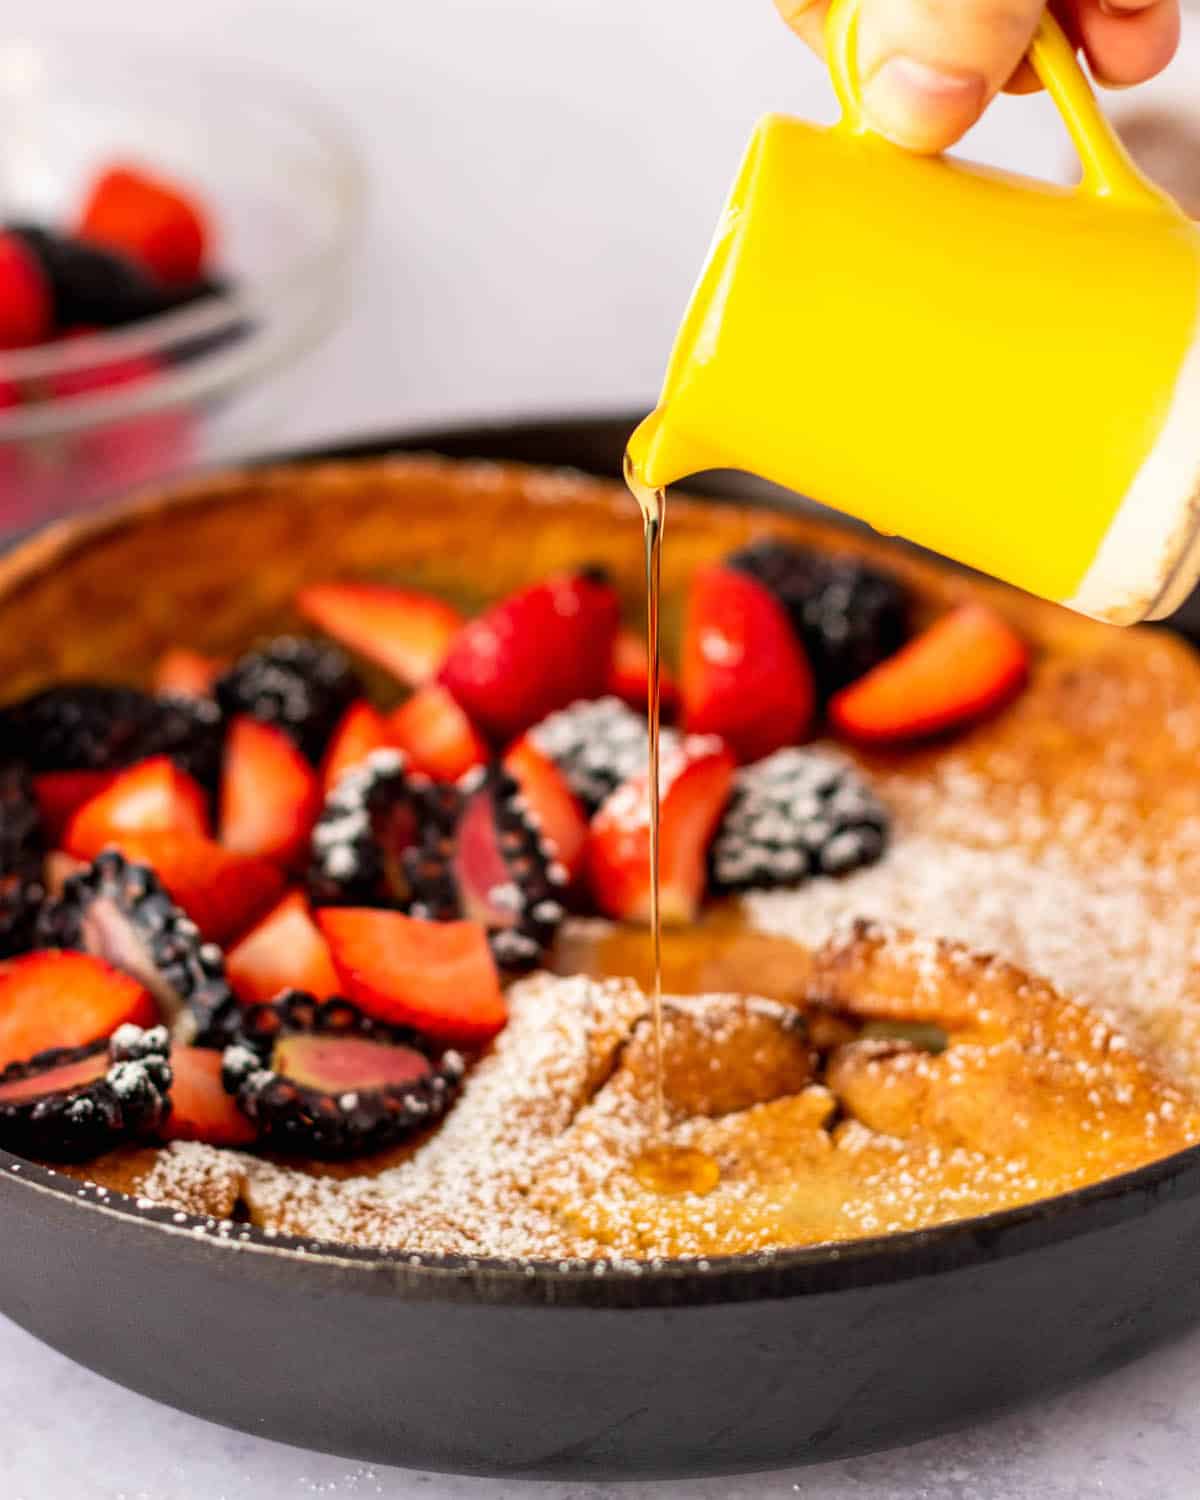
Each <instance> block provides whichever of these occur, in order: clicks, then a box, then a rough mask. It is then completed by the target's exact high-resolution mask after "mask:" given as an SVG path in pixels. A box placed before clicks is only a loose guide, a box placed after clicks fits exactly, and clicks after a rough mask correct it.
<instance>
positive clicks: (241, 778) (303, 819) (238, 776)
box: [221, 714, 321, 865]
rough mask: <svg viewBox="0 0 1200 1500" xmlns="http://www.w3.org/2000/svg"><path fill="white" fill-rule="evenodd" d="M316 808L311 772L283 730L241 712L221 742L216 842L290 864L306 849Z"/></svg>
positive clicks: (317, 798) (316, 791) (317, 801)
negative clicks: (218, 819)
mask: <svg viewBox="0 0 1200 1500" xmlns="http://www.w3.org/2000/svg"><path fill="white" fill-rule="evenodd" d="M320 810H321V786H320V783H319V782H318V780H317V775H316V772H315V771H314V770H313V769H312V767H311V766H310V765H309V763H308V761H307V760H306V759H305V758H304V756H303V755H302V754H301V753H300V751H299V750H298V749H297V748H296V746H295V745H294V744H293V743H292V741H291V739H290V737H289V736H288V735H286V734H285V733H284V732H283V730H282V729H278V728H276V727H275V725H273V724H263V723H261V722H260V721H259V720H258V719H252V718H250V717H249V716H248V715H245V714H241V715H239V716H238V717H236V718H235V719H234V721H233V725H232V727H231V728H230V731H229V737H228V739H227V740H226V742H225V760H224V763H223V765H222V768H221V843H222V844H224V846H225V848H226V849H232V850H233V851H234V852H235V853H236V854H256V855H259V856H260V857H261V858H263V859H272V860H276V861H277V862H278V863H279V864H284V865H290V864H293V863H295V862H296V861H297V860H299V859H300V858H301V857H302V856H303V855H304V854H305V853H306V852H307V850H308V841H309V838H310V836H311V835H312V827H313V824H314V823H315V822H316V819H317V814H318V813H319V812H320Z"/></svg>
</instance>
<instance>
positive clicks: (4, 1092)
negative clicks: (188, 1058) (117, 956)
mask: <svg viewBox="0 0 1200 1500" xmlns="http://www.w3.org/2000/svg"><path fill="white" fill-rule="evenodd" d="M168 1056H169V1042H168V1039H167V1033H166V1028H165V1027H162V1026H155V1027H153V1028H151V1029H150V1030H149V1031H143V1030H142V1029H141V1027H140V1026H131V1025H127V1026H119V1027H118V1028H117V1030H116V1031H114V1032H113V1034H112V1036H111V1037H110V1038H109V1039H108V1041H102V1042H93V1043H91V1044H90V1045H89V1046H86V1047H56V1048H54V1049H52V1050H51V1051H49V1052H39V1053H38V1055H37V1056H36V1057H34V1058H33V1059H32V1060H31V1061H29V1062H26V1063H10V1064H9V1066H8V1067H7V1068H5V1069H4V1071H3V1072H0V1144H3V1145H4V1147H5V1148H6V1149H7V1150H9V1151H16V1152H18V1153H19V1154H20V1155H22V1156H33V1157H38V1158H40V1159H42V1160H44V1161H88V1160H90V1159H91V1158H92V1157H94V1156H99V1155H100V1153H101V1152H102V1151H108V1150H110V1149H111V1148H112V1147H113V1146H118V1145H120V1144H121V1143H122V1142H123V1141H128V1140H134V1139H139V1138H142V1137H144V1136H148V1135H153V1134H154V1133H155V1132H156V1131H157V1130H158V1129H159V1127H160V1126H161V1125H162V1123H163V1121H164V1120H165V1119H166V1117H167V1115H168V1113H169V1112H170V1108H171V1106H170V1101H169V1097H168V1090H169V1089H170V1086H171V1065H170V1063H169V1061H168Z"/></svg>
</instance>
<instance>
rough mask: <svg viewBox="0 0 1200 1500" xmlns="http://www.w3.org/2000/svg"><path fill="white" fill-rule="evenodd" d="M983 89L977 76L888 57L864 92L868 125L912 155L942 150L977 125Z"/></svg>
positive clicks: (873, 75) (985, 90)
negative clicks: (912, 152) (918, 152)
mask: <svg viewBox="0 0 1200 1500" xmlns="http://www.w3.org/2000/svg"><path fill="white" fill-rule="evenodd" d="M986 92H987V84H986V82H985V81H984V78H983V76H982V75H981V74H979V73H947V72H944V71H943V70H942V69H941V68H931V67H930V66H929V64H928V63H923V62H918V61H917V59H916V58H915V57H903V56H894V57H889V58H887V59H886V60H885V61H884V62H883V63H882V64H881V65H880V66H879V67H878V68H877V69H876V70H875V72H874V73H873V74H872V75H871V78H870V80H869V81H868V83H867V85H866V88H865V89H864V90H863V108H864V109H865V111H866V113H867V116H868V118H869V119H870V121H871V124H872V125H874V127H875V129H876V130H878V131H879V132H880V134H881V135H886V136H887V138H888V139H889V140H890V141H895V143H896V144H897V145H898V146H907V147H908V149H909V150H910V151H940V150H941V149H942V148H943V147H944V146H946V145H948V144H949V143H950V142H951V141H954V140H957V138H958V137H959V136H960V135H961V134H962V133H963V131H964V130H966V129H967V128H968V127H969V126H971V125H973V124H974V123H975V120H976V118H977V117H978V115H979V112H980V110H981V109H982V108H983V104H984V98H985V95H986Z"/></svg>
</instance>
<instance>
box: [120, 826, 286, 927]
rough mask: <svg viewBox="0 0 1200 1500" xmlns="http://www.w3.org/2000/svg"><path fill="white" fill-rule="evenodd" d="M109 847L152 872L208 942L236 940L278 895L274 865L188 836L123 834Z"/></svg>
mask: <svg viewBox="0 0 1200 1500" xmlns="http://www.w3.org/2000/svg"><path fill="white" fill-rule="evenodd" d="M114 842H115V843H116V845H117V847H118V848H119V849H120V851H121V853H122V854H124V855H125V857H126V859H130V860H134V861H135V862H137V863H140V864H147V865H149V866H150V867H151V868H152V869H153V870H154V871H155V873H156V874H157V875H158V878H159V879H160V880H161V881H162V883H163V885H165V886H166V888H167V892H168V894H169V895H170V897H171V899H172V900H173V901H174V902H175V903H176V905H177V906H182V907H183V909H184V911H185V912H186V913H187V914H188V916H189V917H191V919H192V921H193V922H195V924H196V926H197V927H198V928H199V929H200V933H201V936H202V937H205V938H207V939H208V940H209V942H213V943H220V944H225V943H228V942H230V941H231V940H233V939H235V938H238V937H240V936H241V934H242V933H243V932H245V931H246V929H247V928H248V927H249V926H250V925H251V924H252V923H253V922H255V921H256V920H257V919H258V918H259V917H260V916H262V914H263V912H264V911H266V910H267V909H268V908H269V907H270V906H273V905H274V903H275V902H276V901H278V899H279V897H280V896H281V895H282V893H283V886H284V877H283V872H282V871H281V870H280V868H279V866H278V865H276V864H274V863H272V862H271V861H270V860H267V859H260V858H258V857H256V856H254V855H247V854H238V853H236V852H235V851H234V850H232V849H226V848H223V847H222V846H221V845H220V844H217V843H214V842H213V840H212V839H203V838H200V837H199V836H198V835H197V834H194V833H123V834H121V835H120V837H119V838H117V839H116V840H114Z"/></svg>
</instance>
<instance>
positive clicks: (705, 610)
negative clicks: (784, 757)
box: [680, 564, 813, 762]
mask: <svg viewBox="0 0 1200 1500" xmlns="http://www.w3.org/2000/svg"><path fill="white" fill-rule="evenodd" d="M680 688H681V692H682V697H683V724H684V728H685V729H686V730H687V731H688V732H689V733H690V734H719V735H720V736H721V738H722V739H723V740H725V742H726V743H727V744H728V745H729V746H730V748H731V749H732V750H733V752H734V754H735V755H736V756H737V757H738V759H739V760H740V761H743V762H748V761H754V760H761V759H762V758H763V757H764V756H766V755H770V754H771V753H772V751H775V750H779V749H781V748H782V747H783V746H784V745H794V744H795V743H796V741H797V740H799V739H802V738H803V737H804V734H805V732H806V731H807V729H808V727H809V724H810V722H811V720H812V712H813V682H812V673H811V672H810V671H809V667H808V662H807V661H806V660H805V656H804V652H803V650H802V648H801V646H800V643H799V641H798V640H797V639H796V636H795V634H794V633H793V631H792V627H791V624H790V622H789V620H788V617H787V614H786V612H785V611H784V608H783V606H782V605H781V604H780V603H779V601H778V600H777V599H776V598H775V597H774V595H773V594H771V593H770V592H769V591H768V590H767V589H766V588H765V587H764V586H763V585H762V584H761V583H759V582H758V581H757V580H756V579H754V578H751V577H749V576H748V575H747V574H745V573H741V572H738V571H737V570H736V569H735V568H727V567H723V566H722V565H720V564H715V565H712V566H710V567H706V568H700V569H698V570H697V572H696V574H695V576H694V577H693V579H692V586H691V589H690V591H689V593H688V602H687V614H686V618H685V621H684V633H683V671H682V674H681V682H680Z"/></svg>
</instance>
